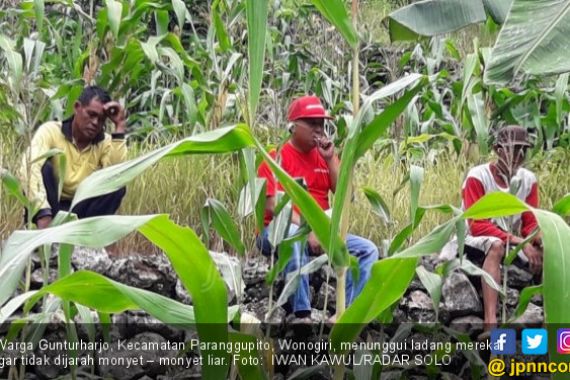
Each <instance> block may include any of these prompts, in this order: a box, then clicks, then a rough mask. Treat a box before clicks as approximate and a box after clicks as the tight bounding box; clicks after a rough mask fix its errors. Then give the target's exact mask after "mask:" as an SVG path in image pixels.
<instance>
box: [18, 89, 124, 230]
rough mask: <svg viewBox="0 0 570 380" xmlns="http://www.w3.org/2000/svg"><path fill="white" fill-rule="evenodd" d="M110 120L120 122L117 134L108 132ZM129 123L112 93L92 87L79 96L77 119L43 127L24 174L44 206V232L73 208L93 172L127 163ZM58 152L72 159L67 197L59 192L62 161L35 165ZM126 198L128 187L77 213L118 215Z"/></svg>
mask: <svg viewBox="0 0 570 380" xmlns="http://www.w3.org/2000/svg"><path fill="white" fill-rule="evenodd" d="M107 118H109V119H111V121H112V122H113V123H114V124H115V133H113V134H112V136H111V135H109V134H107V133H105V130H104V127H105V121H106V119H107ZM125 125H126V120H125V110H124V108H123V107H122V106H121V105H120V104H119V103H118V102H116V101H111V98H110V96H109V94H107V92H106V91H104V90H103V89H101V88H99V87H96V86H92V87H86V88H85V89H84V90H83V92H82V93H81V95H80V96H79V99H78V101H77V102H76V103H75V105H74V113H73V116H72V117H71V118H69V119H67V120H65V121H63V122H57V121H50V122H47V123H44V124H42V125H41V126H40V127H39V128H38V130H37V131H36V133H35V134H34V137H33V139H32V143H31V146H30V147H29V148H28V150H27V152H25V153H24V157H23V160H22V167H21V170H20V174H21V177H22V183H23V187H24V189H25V190H26V191H28V190H29V194H28V197H29V198H30V199H31V200H33V201H36V202H39V204H40V210H39V211H38V212H37V213H36V215H33V217H32V221H33V222H34V223H36V224H37V226H38V228H40V229H42V228H46V227H48V226H49V224H50V223H51V220H52V218H53V217H54V216H55V215H56V214H57V212H58V211H59V210H66V211H67V210H69V207H70V206H71V200H72V199H73V196H74V195H75V191H76V190H77V187H78V186H79V184H80V183H81V181H83V180H84V179H85V178H86V177H88V176H89V175H90V174H91V173H93V172H94V171H96V170H98V169H101V168H104V167H106V166H110V165H114V164H117V163H119V162H121V161H124V160H125V158H126V157H127V146H126V144H125ZM54 148H57V149H60V150H62V151H63V152H64V153H65V156H66V159H67V161H66V165H65V177H64V178H63V189H62V192H61V194H58V176H59V164H58V162H59V159H58V157H57V156H55V157H53V158H51V159H47V160H39V161H35V162H34V160H36V159H37V158H38V157H41V156H42V155H44V154H45V153H46V152H48V151H49V150H50V149H54ZM28 180H29V186H28ZM124 195H125V189H124V188H122V189H119V190H117V191H115V192H113V193H110V194H105V195H102V196H100V197H96V198H91V199H86V200H84V201H82V202H80V203H79V204H77V205H76V206H75V207H74V208H73V210H71V211H72V212H74V213H75V214H77V216H78V217H79V218H86V217H90V216H98V215H110V214H114V213H115V212H116V211H117V209H118V208H119V206H120V204H121V200H122V198H123V196H124Z"/></svg>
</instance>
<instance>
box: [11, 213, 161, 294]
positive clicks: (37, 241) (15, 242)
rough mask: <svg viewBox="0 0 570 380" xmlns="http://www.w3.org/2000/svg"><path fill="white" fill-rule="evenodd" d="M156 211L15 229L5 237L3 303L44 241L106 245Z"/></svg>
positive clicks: (148, 218) (137, 225)
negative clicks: (27, 229) (29, 229)
mask: <svg viewBox="0 0 570 380" xmlns="http://www.w3.org/2000/svg"><path fill="white" fill-rule="evenodd" d="M154 218H156V215H142V216H104V217H103V216H101V217H95V218H88V219H82V220H78V221H75V222H71V223H66V224H64V225H61V226H57V227H52V228H46V229H43V230H35V231H16V232H14V233H13V234H12V235H10V237H9V238H8V240H7V241H6V245H5V247H4V249H3V250H2V257H0V305H3V304H4V303H5V302H6V300H8V298H9V297H10V296H11V295H12V294H13V293H14V290H16V287H17V286H18V281H20V279H21V278H22V274H23V272H24V268H25V266H26V262H27V259H28V257H29V256H30V254H31V253H32V252H33V251H34V249H36V248H37V247H39V246H41V245H43V244H52V243H67V244H73V245H81V246H85V247H89V248H103V247H105V246H107V245H109V244H111V243H113V242H115V241H117V240H119V239H120V238H122V237H124V236H126V235H127V234H128V233H130V232H132V231H135V230H136V229H137V228H138V227H140V226H142V225H143V224H145V223H147V222H149V221H150V220H152V219H154Z"/></svg>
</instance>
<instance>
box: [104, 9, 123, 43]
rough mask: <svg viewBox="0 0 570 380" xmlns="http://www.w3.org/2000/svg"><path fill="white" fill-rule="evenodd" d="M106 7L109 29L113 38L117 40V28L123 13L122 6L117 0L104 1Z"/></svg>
mask: <svg viewBox="0 0 570 380" xmlns="http://www.w3.org/2000/svg"><path fill="white" fill-rule="evenodd" d="M105 4H106V6H107V18H108V20H109V28H110V29H111V32H112V33H113V35H114V36H115V38H119V28H120V27H121V15H122V13H123V4H122V3H121V2H120V1H117V0H105Z"/></svg>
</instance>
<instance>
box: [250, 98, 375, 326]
mask: <svg viewBox="0 0 570 380" xmlns="http://www.w3.org/2000/svg"><path fill="white" fill-rule="evenodd" d="M287 118H288V120H289V121H290V122H292V123H293V126H292V127H291V129H290V132H291V139H290V140H289V141H288V142H287V143H286V144H285V145H284V146H283V147H282V149H281V150H280V151H279V153H278V154H277V153H276V152H271V155H272V157H273V158H274V159H276V160H277V161H278V162H280V165H281V167H282V168H283V170H285V171H286V172H287V173H288V174H289V175H290V176H291V177H293V178H302V179H303V181H304V184H305V185H306V188H307V191H308V192H309V193H310V194H311V195H312V196H313V198H314V199H315V200H316V201H317V203H318V204H319V206H321V208H322V209H323V210H327V209H329V199H328V195H329V191H332V192H334V191H335V189H336V183H337V179H338V172H339V166H340V165H339V159H338V157H337V155H336V154H335V151H334V144H333V143H332V142H331V141H330V140H329V139H328V138H327V137H325V136H324V122H325V119H331V117H330V116H328V115H327V113H326V111H325V109H324V107H323V105H322V104H321V102H320V100H319V98H318V97H316V96H302V97H300V98H298V99H296V100H294V101H293V102H292V103H291V105H290V107H289V112H288V116H287ZM258 176H259V177H262V178H265V179H266V182H267V202H266V207H265V229H264V231H263V232H262V233H261V235H260V238H261V239H260V243H261V244H260V245H261V248H262V252H263V254H264V255H270V254H271V252H272V251H273V249H272V247H271V245H270V243H269V240H268V228H267V226H268V225H269V223H270V222H271V220H272V219H273V211H274V209H275V195H276V193H277V191H283V188H282V187H281V185H280V184H279V183H278V182H277V181H276V179H275V176H274V175H273V173H272V172H271V169H270V168H269V166H268V165H267V163H265V162H263V163H262V164H261V165H260V167H259V170H258ZM291 219H292V220H291V227H290V229H289V236H291V235H293V234H294V233H295V232H296V231H297V230H298V229H299V226H300V225H301V216H300V214H299V209H298V208H297V207H295V206H294V207H293V214H292V218H291ZM346 245H347V248H348V250H349V252H350V253H351V254H352V255H354V256H355V257H356V258H357V259H358V263H359V267H360V275H359V280H358V283H357V284H355V285H354V286H353V284H352V278H351V275H350V273H348V274H347V284H346V302H347V304H350V303H351V302H352V300H353V299H354V298H355V297H356V296H357V295H358V294H359V293H360V291H361V290H362V288H363V286H364V284H365V283H366V281H367V280H368V278H369V277H370V268H371V266H372V264H374V262H375V261H376V260H378V249H377V248H376V246H375V245H374V244H373V243H372V242H371V241H370V240H367V239H364V238H361V237H358V236H355V235H350V234H349V235H347V237H346ZM322 253H323V250H322V248H321V245H320V243H319V241H318V240H317V238H316V236H315V234H314V233H313V232H311V233H310V234H309V236H308V239H307V248H306V249H305V250H304V252H301V243H299V242H298V243H295V244H294V247H293V255H292V257H291V259H290V260H289V262H288V264H287V266H286V267H285V273H286V274H289V273H292V272H295V271H298V270H299V269H300V268H301V267H303V266H304V265H305V264H307V263H308V255H309V254H313V255H320V254H322ZM290 304H291V308H292V311H293V312H294V313H295V316H296V317H298V318H307V317H309V316H310V314H311V300H310V293H309V277H308V275H303V276H301V281H300V284H299V287H298V288H297V290H296V291H295V293H294V295H293V296H291V299H290Z"/></svg>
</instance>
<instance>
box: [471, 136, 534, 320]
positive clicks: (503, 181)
mask: <svg viewBox="0 0 570 380" xmlns="http://www.w3.org/2000/svg"><path fill="white" fill-rule="evenodd" d="M530 146H531V144H530V143H529V141H528V133H527V130H526V129H524V128H523V127H520V126H515V125H511V126H507V127H504V128H502V129H500V130H499V132H498V133H497V136H496V140H495V144H494V146H493V149H494V150H495V153H496V154H497V157H498V160H497V161H496V162H490V163H487V164H483V165H479V166H476V167H474V168H472V169H471V170H470V171H469V173H468V174H467V178H466V179H465V182H464V183H463V188H462V199H463V204H462V208H463V209H464V210H467V209H468V208H469V207H471V206H472V205H473V204H474V203H475V202H477V201H478V200H479V199H480V198H481V197H483V196H484V195H485V194H488V193H491V192H496V191H502V192H505V193H509V192H510V193H512V194H514V195H516V196H517V197H518V198H519V199H520V200H522V201H524V202H526V203H527V204H529V205H530V206H532V207H538V182H537V180H536V176H535V175H534V174H533V173H532V172H531V171H529V170H527V169H525V168H523V167H522V164H523V162H524V160H525V156H526V152H527V150H528V148H529V147H530ZM467 227H468V230H467V236H466V238H465V253H466V255H467V257H468V258H469V259H470V260H472V261H473V262H475V263H476V264H479V265H482V268H483V269H484V270H485V271H486V272H488V273H489V274H490V275H491V276H492V277H493V279H494V280H495V281H496V282H497V283H500V281H501V272H500V266H501V264H502V261H503V258H504V256H505V251H506V246H507V243H509V244H510V246H511V247H515V246H516V245H518V244H520V243H521V242H522V241H524V239H525V238H526V237H527V236H528V235H530V234H531V233H533V232H534V231H535V230H536V229H537V228H538V224H537V221H536V219H535V217H534V215H533V214H532V213H531V212H530V211H527V212H524V213H522V214H520V215H514V216H511V217H505V218H493V219H484V220H468V221H467ZM517 261H519V262H521V261H522V263H523V264H525V265H526V264H527V263H528V265H529V267H530V269H531V271H533V272H535V273H537V272H539V271H540V270H541V269H542V243H541V238H540V233H539V234H537V235H536V236H535V237H534V238H533V240H532V241H531V242H529V243H527V244H526V245H525V246H524V248H523V249H522V252H520V253H519V258H518V259H517ZM481 288H482V291H483V305H484V315H485V324H486V328H491V327H493V326H494V325H496V324H497V316H496V313H497V300H498V294H497V291H496V290H495V289H493V288H492V287H491V286H489V285H488V284H487V283H486V282H485V281H481Z"/></svg>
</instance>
